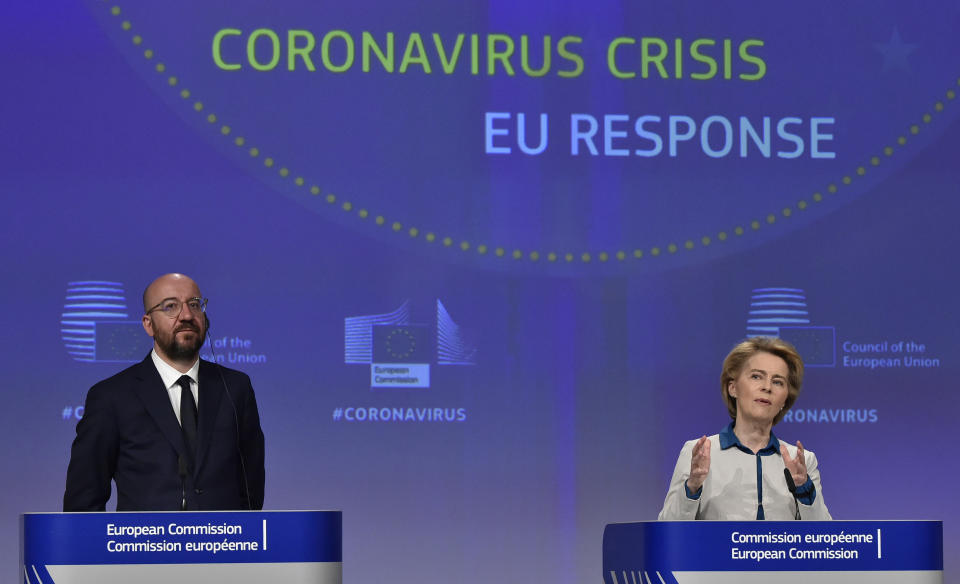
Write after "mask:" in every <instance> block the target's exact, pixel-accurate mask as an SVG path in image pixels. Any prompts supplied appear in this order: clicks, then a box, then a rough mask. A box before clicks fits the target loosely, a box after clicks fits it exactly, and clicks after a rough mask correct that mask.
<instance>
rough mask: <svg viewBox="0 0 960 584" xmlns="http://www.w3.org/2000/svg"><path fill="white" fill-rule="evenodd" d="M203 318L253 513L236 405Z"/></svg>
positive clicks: (208, 320) (245, 493)
mask: <svg viewBox="0 0 960 584" xmlns="http://www.w3.org/2000/svg"><path fill="white" fill-rule="evenodd" d="M203 317H204V318H205V319H206V320H205V324H206V325H207V341H208V342H209V343H210V354H211V355H212V356H213V365H214V366H216V368H217V373H219V374H220V383H222V384H223V392H224V394H225V395H226V396H227V401H229V402H230V407H231V408H232V409H233V424H234V428H236V431H237V455H238V456H239V457H240V474H241V475H243V493H244V495H245V496H246V499H247V510H249V511H253V501H252V500H251V498H250V482H249V481H248V480H247V465H246V463H245V462H244V460H243V448H242V447H241V444H240V416H239V415H238V414H237V404H235V403H234V402H233V396H232V395H230V388H229V387H227V379H226V378H225V377H224V376H223V367H222V366H221V365H220V363H217V354H216V353H215V352H214V351H213V337H211V336H210V317H209V316H207V313H206V312H204V313H203Z"/></svg>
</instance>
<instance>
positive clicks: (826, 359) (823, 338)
mask: <svg viewBox="0 0 960 584" xmlns="http://www.w3.org/2000/svg"><path fill="white" fill-rule="evenodd" d="M780 338H781V339H783V340H785V341H787V342H789V343H790V344H792V345H793V346H794V347H795V348H796V349H797V352H798V353H800V356H801V357H803V363H804V365H806V366H807V367H833V366H834V365H835V364H836V358H835V355H836V333H835V331H834V328H833V327H832V326H783V327H780Z"/></svg>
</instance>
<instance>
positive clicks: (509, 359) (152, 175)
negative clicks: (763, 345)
mask: <svg viewBox="0 0 960 584" xmlns="http://www.w3.org/2000/svg"><path fill="white" fill-rule="evenodd" d="M58 4H60V5H56V6H51V5H47V4H43V5H36V6H34V5H32V4H30V5H22V6H17V7H15V8H12V9H11V11H12V15H11V16H9V17H8V18H6V19H4V20H5V22H3V23H2V24H0V27H2V28H3V34H2V35H0V55H2V57H3V59H2V61H3V63H4V77H5V79H6V83H5V91H3V92H2V94H0V103H2V105H3V112H4V115H3V121H2V127H3V137H4V139H3V140H2V141H0V161H2V162H0V164H2V167H3V172H2V173H0V184H2V190H3V201H4V213H3V214H2V219H0V221H2V226H3V228H2V229H0V240H2V247H3V250H4V253H3V254H2V255H0V258H2V259H0V262H2V268H3V269H2V271H3V273H4V274H5V279H4V281H5V283H6V285H5V286H3V287H2V293H0V294H2V299H3V304H2V305H3V306H5V307H6V308H7V313H6V318H5V326H4V327H3V332H2V334H0V339H2V341H0V343H2V347H3V349H4V360H3V363H4V367H3V369H4V373H5V375H4V382H3V383H4V388H5V396H6V399H5V400H4V401H5V407H3V408H2V412H3V413H2V416H3V424H2V432H3V438H4V439H3V440H2V444H3V446H2V449H3V453H4V454H3V460H4V467H5V468H4V470H3V471H2V472H3V477H4V478H3V481H2V482H3V485H4V487H3V489H4V496H3V497H2V503H0V508H2V510H3V517H4V521H5V526H6V527H5V528H4V529H3V530H2V531H0V548H2V549H3V550H6V551H5V552H4V553H5V554H7V556H6V557H7V560H8V561H7V562H6V563H7V564H8V565H11V564H13V563H14V560H13V558H14V555H15V553H16V552H15V550H16V549H17V537H18V534H17V527H16V525H17V523H16V518H17V515H18V514H19V513H22V512H26V511H58V510H59V509H60V506H61V501H62V495H63V487H64V479H65V475H66V466H67V462H68V459H69V448H70V443H71V440H72V438H73V436H74V432H75V427H76V423H77V420H78V419H79V418H80V417H81V416H82V415H83V403H84V398H85V395H86V391H87V389H88V388H89V387H90V386H91V385H92V384H94V383H96V382H97V381H98V380H100V379H103V378H106V377H108V376H110V375H112V374H114V373H116V372H117V371H119V370H121V369H123V368H125V367H127V366H129V365H130V364H133V363H135V362H138V361H140V360H142V359H143V358H144V357H145V356H146V355H147V353H148V351H149V350H150V347H151V340H150V338H149V337H147V336H146V334H145V333H144V331H143V329H142V327H141V325H140V317H141V315H142V307H141V305H140V295H141V293H142V291H143V289H144V287H145V286H146V285H147V284H148V283H149V282H150V281H151V280H153V279H154V278H155V277H156V276H158V275H160V274H163V273H166V272H172V271H177V272H183V273H186V274H188V275H190V276H191V277H193V278H194V279H195V280H196V281H197V282H198V284H199V286H200V289H201V290H202V292H203V294H204V295H205V296H207V297H209V298H210V302H209V306H208V314H209V316H210V319H211V329H210V336H209V343H208V344H207V345H206V346H205V347H204V348H203V350H202V356H203V357H204V358H206V359H210V360H216V361H217V362H219V363H221V364H223V365H224V366H227V367H232V368H236V369H240V370H242V371H244V372H246V373H248V374H249V375H250V377H251V379H252V381H253V387H254V389H255V391H256V393H257V399H258V401H259V405H260V412H261V418H262V426H263V430H264V433H265V435H266V471H267V479H266V501H265V508H269V509H341V510H343V521H344V534H343V535H344V546H343V549H344V566H345V574H346V579H347V580H349V581H357V582H376V581H383V580H391V581H397V582H440V581H446V580H449V579H456V580H458V581H462V582H471V583H478V584H479V583H481V582H491V581H498V582H567V583H571V584H573V583H578V584H579V583H582V582H591V581H597V579H598V578H599V577H600V565H601V558H600V553H601V536H602V530H603V527H604V526H605V525H606V524H607V523H611V522H623V521H633V520H650V519H654V518H656V516H657V513H658V512H659V510H660V507H661V505H662V503H663V497H664V495H665V493H666V490H667V485H668V481H669V478H670V473H671V471H672V469H673V466H674V463H675V461H676V456H677V454H678V453H679V451H680V448H681V446H682V444H683V442H684V441H685V440H689V439H692V438H696V437H699V436H701V435H703V434H708V435H709V434H714V433H717V432H718V431H719V430H720V429H722V428H723V427H724V426H725V425H726V424H727V423H728V421H729V417H728V415H727V413H726V408H725V406H724V404H723V403H722V401H721V399H720V391H719V389H720V388H719V383H718V382H719V376H720V366H721V362H722V360H723V357H724V356H725V355H726V353H727V352H728V351H729V350H730V348H731V347H732V346H733V345H734V344H736V342H738V341H739V340H741V339H743V338H745V337H748V336H753V335H777V336H781V337H783V338H785V339H787V340H789V341H791V342H793V343H794V344H795V345H796V346H797V347H798V349H799V351H800V353H801V354H802V355H803V357H804V359H805V361H806V363H807V376H806V380H805V383H804V387H803V391H802V392H801V394H800V397H799V399H798V401H797V403H796V406H795V407H794V409H793V410H792V411H791V412H789V414H788V415H787V416H786V418H785V419H784V421H783V422H781V423H780V424H779V425H777V426H776V427H775V429H774V431H775V433H776V434H777V436H778V437H779V438H780V439H781V440H786V441H788V442H790V443H796V441H797V440H798V439H799V440H802V441H803V444H804V446H805V447H807V448H809V449H810V450H813V451H815V452H816V454H817V457H818V459H819V462H820V470H821V473H822V479H823V485H822V493H821V495H822V496H823V497H824V501H825V502H826V504H827V506H828V507H829V509H830V511H831V512H832V514H833V516H834V517H835V518H839V519H901V518H903V519H906V518H910V519H944V520H949V519H952V518H955V517H957V516H958V512H960V507H958V503H957V502H956V498H955V497H952V496H950V493H949V491H950V489H951V488H952V485H954V484H955V483H957V482H958V479H960V474H958V471H957V470H956V465H954V464H952V463H951V462H950V456H949V454H948V453H949V447H948V439H949V437H950V434H949V428H951V427H953V422H951V420H953V419H954V418H955V412H956V411H957V408H958V406H960V397H958V393H957V391H955V387H954V386H955V385H956V383H955V380H956V379H957V359H956V355H957V354H958V350H960V343H958V334H957V331H958V330H960V321H958V316H957V315H958V313H957V311H956V309H955V307H956V301H955V299H954V296H955V294H956V290H957V288H958V284H960V276H958V271H957V268H956V262H955V260H954V258H953V251H954V250H955V249H957V248H958V244H960V234H958V230H957V228H956V226H955V223H956V218H957V216H958V213H960V203H958V195H960V187H958V185H960V164H957V160H958V159H960V125H958V123H960V122H958V119H957V118H958V111H960V104H958V100H957V98H956V94H957V92H958V91H960V68H958V60H957V56H958V55H960V37H958V36H957V34H956V30H957V28H958V26H960V9H958V7H957V5H956V4H955V3H953V2H934V3H932V4H927V5H926V6H925V8H924V9H923V10H915V9H914V8H913V7H909V6H907V5H906V4H903V3H900V2H881V3H876V2H873V3H843V4H837V3H825V2H821V3H813V4H809V5H803V6H802V7H801V6H794V5H790V6H787V5H766V4H751V5H743V6H740V5H738V6H733V5H727V4H723V3H715V2H669V3H654V2H602V1H601V2H567V3H559V4H558V3H544V2H539V3H538V2H534V3H522V2H520V3H518V2H482V1H480V2H439V1H434V0H423V1H421V2H402V1H401V2H385V1H381V0H370V1H366V0H364V1H357V2H340V3H329V2H321V3H318V2H304V1H291V2H281V3H264V2H249V1H241V2H230V3H203V2H200V3H198V2H181V1H169V2H162V3H143V2H122V1H119V0H118V1H117V2H113V1H106V2H99V1H97V2H94V1H90V2H87V3H77V4H75V3H58ZM113 508H114V502H113V501H111V502H110V503H109V504H108V509H113ZM944 531H945V534H944V535H945V547H946V549H956V548H957V547H958V546H960V531H958V529H957V527H956V524H955V522H952V521H946V522H945V525H944ZM958 567H960V566H958V564H957V562H956V558H955V557H954V556H951V555H948V556H947V558H946V570H947V571H948V572H953V571H955V570H957V569H958Z"/></svg>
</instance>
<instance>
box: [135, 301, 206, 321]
mask: <svg viewBox="0 0 960 584" xmlns="http://www.w3.org/2000/svg"><path fill="white" fill-rule="evenodd" d="M207 300H208V299H207V298H189V299H187V300H186V301H185V302H181V301H180V300H177V299H176V298H167V299H165V300H162V301H160V303H159V304H157V305H156V306H154V307H153V308H151V309H150V310H148V311H147V314H150V313H151V312H153V311H154V310H159V311H160V312H162V313H164V314H165V315H167V316H168V317H170V318H177V317H178V316H180V311H182V310H183V307H184V306H186V307H187V309H189V310H190V312H192V313H193V314H201V313H204V312H206V311H207Z"/></svg>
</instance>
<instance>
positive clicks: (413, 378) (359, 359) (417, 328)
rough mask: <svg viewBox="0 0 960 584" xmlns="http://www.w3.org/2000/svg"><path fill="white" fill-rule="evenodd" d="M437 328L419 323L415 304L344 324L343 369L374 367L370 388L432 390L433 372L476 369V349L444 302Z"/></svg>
mask: <svg viewBox="0 0 960 584" xmlns="http://www.w3.org/2000/svg"><path fill="white" fill-rule="evenodd" d="M433 316H435V319H436V320H435V323H429V324H424V323H415V322H413V321H412V318H411V314H410V301H409V300H408V301H405V302H404V303H403V304H401V305H400V307H399V308H397V309H396V310H394V311H393V312H388V313H386V314H371V315H365V316H348V317H347V318H345V319H344V335H343V339H344V340H343V346H344V363H356V364H369V365H370V387H430V366H431V365H433V364H436V365H474V364H475V363H476V355H477V349H476V347H475V346H474V345H473V344H472V343H470V342H469V341H467V340H466V339H465V336H464V334H463V332H462V331H461V330H460V326H459V325H457V323H455V322H454V321H453V319H452V318H451V317H450V313H448V312H447V309H446V307H445V306H444V305H443V302H441V301H440V300H439V299H437V302H436V311H435V313H434V315H433Z"/></svg>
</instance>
